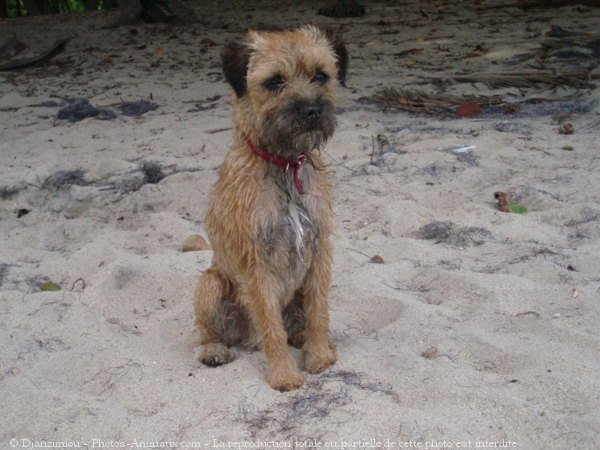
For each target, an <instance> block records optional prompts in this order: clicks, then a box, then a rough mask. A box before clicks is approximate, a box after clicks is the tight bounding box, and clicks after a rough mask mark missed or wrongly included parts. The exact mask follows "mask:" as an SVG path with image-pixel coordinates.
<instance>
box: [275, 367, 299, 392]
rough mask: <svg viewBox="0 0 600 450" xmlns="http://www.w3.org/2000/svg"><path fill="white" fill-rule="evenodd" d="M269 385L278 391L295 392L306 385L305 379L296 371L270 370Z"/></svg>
mask: <svg viewBox="0 0 600 450" xmlns="http://www.w3.org/2000/svg"><path fill="white" fill-rule="evenodd" d="M267 381H268V382H269V385H270V386H271V387H272V388H273V389H276V390H278V391H281V392H285V391H293V390H294V389H298V388H299V387H300V386H302V385H303V384H304V377H303V376H302V374H301V373H300V372H298V370H296V369H287V370H282V369H275V370H270V371H269V374H268V376H267Z"/></svg>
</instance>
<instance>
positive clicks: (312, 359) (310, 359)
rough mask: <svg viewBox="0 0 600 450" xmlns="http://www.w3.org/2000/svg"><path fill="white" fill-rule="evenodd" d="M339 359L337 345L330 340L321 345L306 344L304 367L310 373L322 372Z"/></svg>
mask: <svg viewBox="0 0 600 450" xmlns="http://www.w3.org/2000/svg"><path fill="white" fill-rule="evenodd" d="M336 361H337V354H336V351H335V345H333V343H332V342H331V341H329V344H328V345H324V346H321V347H318V348H316V347H310V346H305V348H304V369H305V370H306V371H307V372H308V373H321V372H323V371H324V370H325V369H327V368H328V367H329V366H331V365H333V364H334V363H335V362H336Z"/></svg>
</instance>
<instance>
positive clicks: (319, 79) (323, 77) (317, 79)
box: [311, 72, 329, 86]
mask: <svg viewBox="0 0 600 450" xmlns="http://www.w3.org/2000/svg"><path fill="white" fill-rule="evenodd" d="M328 80H329V75H327V74H326V73H325V72H317V74H316V75H315V76H314V77H313V79H312V80H311V81H312V82H313V83H317V84H319V85H321V86H323V85H324V84H325V83H327V81H328Z"/></svg>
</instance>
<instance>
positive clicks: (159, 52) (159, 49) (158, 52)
mask: <svg viewBox="0 0 600 450" xmlns="http://www.w3.org/2000/svg"><path fill="white" fill-rule="evenodd" d="M164 53H165V51H164V50H163V49H162V47H156V48H155V49H154V51H153V52H152V55H153V56H155V57H157V58H158V57H160V56H162V55H163V54H164Z"/></svg>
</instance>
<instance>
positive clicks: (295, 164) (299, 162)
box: [246, 138, 306, 194]
mask: <svg viewBox="0 0 600 450" xmlns="http://www.w3.org/2000/svg"><path fill="white" fill-rule="evenodd" d="M246 143H247V144H248V147H250V150H252V153H254V154H255V155H256V156H258V157H259V158H260V159H263V160H265V161H267V162H269V163H271V164H275V165H276V166H278V167H281V168H282V169H285V170H286V172H287V171H288V170H289V169H290V168H291V169H293V170H294V184H295V185H296V189H298V192H299V193H301V194H304V187H303V186H302V183H301V182H300V175H299V172H300V168H301V167H302V166H303V165H304V163H305V162H306V155H300V156H298V158H296V160H295V161H294V160H293V159H283V158H280V157H279V156H275V155H272V154H270V153H269V152H266V151H264V150H261V149H260V148H258V147H257V146H256V145H255V144H254V142H252V141H251V140H250V139H249V138H246Z"/></svg>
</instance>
